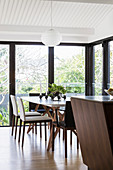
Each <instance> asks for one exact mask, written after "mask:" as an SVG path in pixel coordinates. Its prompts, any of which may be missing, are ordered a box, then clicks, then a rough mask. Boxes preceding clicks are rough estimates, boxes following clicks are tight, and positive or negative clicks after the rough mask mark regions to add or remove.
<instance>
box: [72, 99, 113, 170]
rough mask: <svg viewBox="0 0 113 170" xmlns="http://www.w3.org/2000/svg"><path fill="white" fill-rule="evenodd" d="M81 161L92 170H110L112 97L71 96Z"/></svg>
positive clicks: (112, 157) (112, 159)
mask: <svg viewBox="0 0 113 170" xmlns="http://www.w3.org/2000/svg"><path fill="white" fill-rule="evenodd" d="M71 103H72V109H73V114H74V119H75V124H76V128H77V134H78V138H79V142H80V147H81V152H82V157H83V162H84V164H86V165H87V166H88V169H91V170H113V98H112V97H110V96H76V97H71Z"/></svg>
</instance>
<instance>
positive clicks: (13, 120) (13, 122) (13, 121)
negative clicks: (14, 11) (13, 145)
mask: <svg viewBox="0 0 113 170" xmlns="http://www.w3.org/2000/svg"><path fill="white" fill-rule="evenodd" d="M14 125H15V115H13V119H12V132H11V135H12V136H13V130H14Z"/></svg>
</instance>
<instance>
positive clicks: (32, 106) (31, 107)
mask: <svg viewBox="0 0 113 170" xmlns="http://www.w3.org/2000/svg"><path fill="white" fill-rule="evenodd" d="M29 96H37V97H39V96H40V93H29ZM45 96H46V93H42V97H43V98H45ZM36 106H37V104H35V103H32V102H29V111H37V112H40V113H41V115H42V116H44V115H45V113H46V109H45V108H44V106H43V105H41V104H40V105H39V106H38V109H37V107H36ZM49 112H50V113H51V114H53V111H52V109H50V110H49ZM44 124H45V125H44V126H45V129H46V122H45V123H44ZM48 127H49V125H48ZM40 138H42V123H40Z"/></svg>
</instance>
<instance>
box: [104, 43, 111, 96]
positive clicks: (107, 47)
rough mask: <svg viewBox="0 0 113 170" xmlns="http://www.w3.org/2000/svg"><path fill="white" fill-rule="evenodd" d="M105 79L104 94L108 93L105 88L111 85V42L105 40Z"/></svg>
mask: <svg viewBox="0 0 113 170" xmlns="http://www.w3.org/2000/svg"><path fill="white" fill-rule="evenodd" d="M102 46H103V80H102V94H103V95H107V94H106V93H105V91H104V89H109V87H110V44H109V42H107V41H106V42H103V44H102Z"/></svg>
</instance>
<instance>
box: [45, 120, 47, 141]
mask: <svg viewBox="0 0 113 170" xmlns="http://www.w3.org/2000/svg"><path fill="white" fill-rule="evenodd" d="M45 141H47V131H46V122H45Z"/></svg>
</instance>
